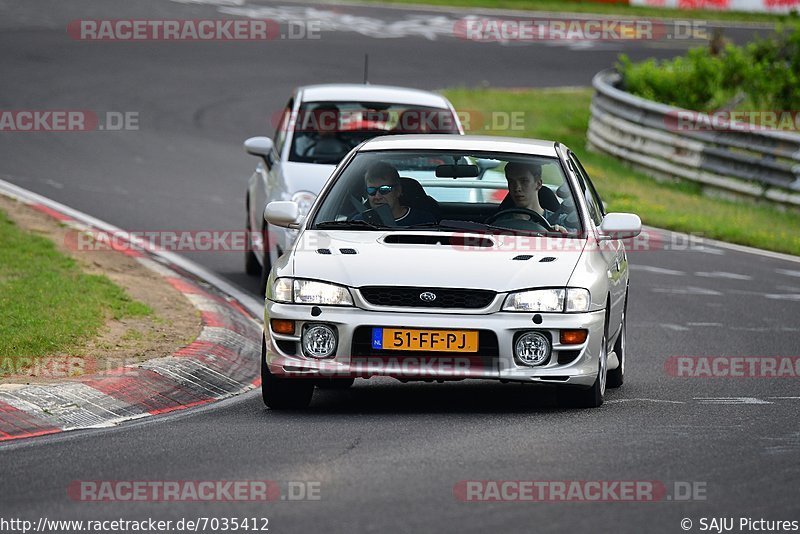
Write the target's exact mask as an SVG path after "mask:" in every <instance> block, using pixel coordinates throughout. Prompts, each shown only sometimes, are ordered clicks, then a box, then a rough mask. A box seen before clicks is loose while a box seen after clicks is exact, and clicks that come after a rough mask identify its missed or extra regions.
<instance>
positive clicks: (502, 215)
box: [486, 208, 554, 232]
mask: <svg viewBox="0 0 800 534" xmlns="http://www.w3.org/2000/svg"><path fill="white" fill-rule="evenodd" d="M516 214H521V215H527V216H528V217H529V219H528V221H527V222H531V223H533V224H537V225H539V226H541V227H542V228H544V229H545V230H547V231H548V232H553V231H554V230H553V227H552V226H551V225H550V223H549V222H547V219H545V218H544V216H542V215H540V214H538V213H537V212H535V211H533V210H529V209H528V208H509V209H507V210H502V211H498V212H497V213H495V214H494V215H492V216H491V217H489V218H488V219H486V224H492V223H494V222H495V221H497V220H499V219H508V218H510V217H509V216H511V215H516Z"/></svg>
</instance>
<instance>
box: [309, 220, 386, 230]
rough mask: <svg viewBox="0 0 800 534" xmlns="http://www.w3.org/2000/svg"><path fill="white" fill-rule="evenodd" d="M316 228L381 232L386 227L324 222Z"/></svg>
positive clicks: (363, 222) (365, 222)
mask: <svg viewBox="0 0 800 534" xmlns="http://www.w3.org/2000/svg"><path fill="white" fill-rule="evenodd" d="M314 228H317V229H319V230H324V229H326V228H335V229H337V230H380V229H383V228H386V226H378V225H375V224H372V223H368V222H367V221H324V222H321V223H317V224H316V225H315V226H314Z"/></svg>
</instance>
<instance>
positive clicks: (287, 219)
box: [264, 200, 300, 228]
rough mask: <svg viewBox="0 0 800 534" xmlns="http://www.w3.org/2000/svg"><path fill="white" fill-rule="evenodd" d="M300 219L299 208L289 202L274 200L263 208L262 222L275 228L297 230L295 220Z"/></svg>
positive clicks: (294, 203)
mask: <svg viewBox="0 0 800 534" xmlns="http://www.w3.org/2000/svg"><path fill="white" fill-rule="evenodd" d="M299 218H300V207H299V206H298V205H297V202H292V201H291V200H276V201H274V202H270V203H269V204H267V207H266V208H264V220H265V221H267V222H268V223H270V224H274V225H275V226H282V227H283V228H298V227H299V226H300V225H299V224H297V220H298V219H299Z"/></svg>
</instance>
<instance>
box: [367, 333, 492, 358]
mask: <svg viewBox="0 0 800 534" xmlns="http://www.w3.org/2000/svg"><path fill="white" fill-rule="evenodd" d="M372 348H373V349H378V350H419V351H436V352H478V332H475V331H472V330H410V329H407V328H373V329H372Z"/></svg>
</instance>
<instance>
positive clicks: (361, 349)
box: [350, 326, 500, 370]
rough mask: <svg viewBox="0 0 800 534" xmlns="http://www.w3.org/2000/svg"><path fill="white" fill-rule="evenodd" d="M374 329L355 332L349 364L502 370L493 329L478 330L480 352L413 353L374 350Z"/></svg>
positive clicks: (359, 328)
mask: <svg viewBox="0 0 800 534" xmlns="http://www.w3.org/2000/svg"><path fill="white" fill-rule="evenodd" d="M372 328H373V327H372V326H359V327H358V328H356V330H355V332H354V333H353V345H352V347H351V348H352V352H351V357H350V361H351V363H353V364H363V363H366V362H371V363H373V364H374V363H375V362H378V361H387V362H390V361H391V362H398V361H403V360H406V361H410V362H412V363H414V364H415V365H420V366H424V365H425V364H426V362H427V363H431V362H437V363H443V362H447V361H457V362H460V364H462V366H461V367H460V368H462V369H463V368H464V367H463V364H464V363H466V362H468V368H469V369H472V370H497V369H499V359H500V349H499V346H498V343H497V336H496V335H495V333H494V332H492V331H490V330H478V352H463V353H462V352H438V351H410V350H377V349H373V348H372Z"/></svg>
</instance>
